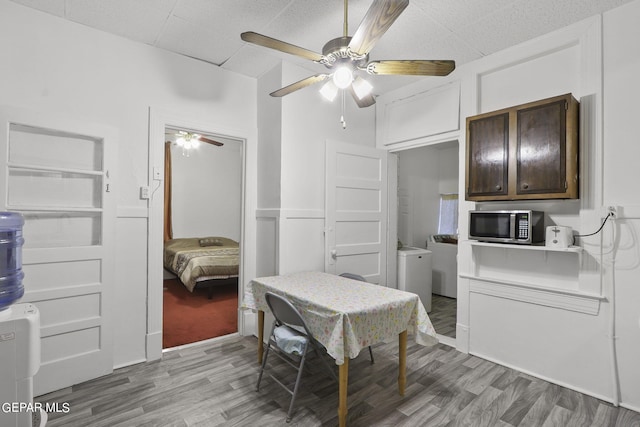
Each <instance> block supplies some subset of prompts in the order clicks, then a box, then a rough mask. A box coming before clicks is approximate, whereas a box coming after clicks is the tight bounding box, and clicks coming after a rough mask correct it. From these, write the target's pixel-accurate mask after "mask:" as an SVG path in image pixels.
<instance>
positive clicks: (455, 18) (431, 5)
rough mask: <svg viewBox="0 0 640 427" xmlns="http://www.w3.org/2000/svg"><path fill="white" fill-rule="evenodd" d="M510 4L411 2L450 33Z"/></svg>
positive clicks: (508, 0)
mask: <svg viewBox="0 0 640 427" xmlns="http://www.w3.org/2000/svg"><path fill="white" fill-rule="evenodd" d="M512 3H513V0H482V1H478V0H455V1H451V0H412V2H411V4H412V5H415V6H416V7H417V8H419V9H421V10H422V12H423V13H424V14H425V15H426V16H428V17H430V18H431V19H433V20H434V21H437V22H439V23H440V24H441V25H442V26H443V27H445V28H448V29H449V30H451V31H454V30H459V29H461V28H465V27H467V26H469V25H471V24H473V23H474V22H476V21H477V20H478V19H482V18H483V17H484V16H487V15H490V14H492V13H495V12H496V11H497V10H499V9H502V8H503V7H506V6H509V5H510V4H512ZM534 3H535V2H534Z"/></svg>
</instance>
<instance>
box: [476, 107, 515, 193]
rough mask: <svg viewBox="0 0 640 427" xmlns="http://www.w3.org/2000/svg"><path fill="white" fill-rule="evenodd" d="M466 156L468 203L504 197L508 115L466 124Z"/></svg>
mask: <svg viewBox="0 0 640 427" xmlns="http://www.w3.org/2000/svg"><path fill="white" fill-rule="evenodd" d="M467 156H468V157H467V199H470V198H476V200H477V199H478V198H482V196H491V197H493V196H504V195H506V194H507V191H508V177H509V113H508V112H507V113H504V114H496V115H491V116H487V117H482V118H476V119H473V120H469V121H468V122H467Z"/></svg>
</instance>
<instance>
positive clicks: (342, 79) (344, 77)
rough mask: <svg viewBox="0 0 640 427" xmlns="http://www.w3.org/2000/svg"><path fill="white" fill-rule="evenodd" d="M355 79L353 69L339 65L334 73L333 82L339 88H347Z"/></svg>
mask: <svg viewBox="0 0 640 427" xmlns="http://www.w3.org/2000/svg"><path fill="white" fill-rule="evenodd" d="M352 81H353V71H351V69H350V68H349V67H346V66H343V67H339V68H338V69H337V70H336V71H335V73H333V83H334V84H335V85H336V86H337V87H338V89H346V88H348V87H349V85H350V84H351V82H352Z"/></svg>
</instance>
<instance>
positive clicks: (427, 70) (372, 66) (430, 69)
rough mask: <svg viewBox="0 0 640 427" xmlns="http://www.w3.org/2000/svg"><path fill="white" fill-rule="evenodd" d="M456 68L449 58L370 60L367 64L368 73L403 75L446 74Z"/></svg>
mask: <svg viewBox="0 0 640 427" xmlns="http://www.w3.org/2000/svg"><path fill="white" fill-rule="evenodd" d="M455 68H456V63H455V61H449V60H443V61H439V60H424V61H421V60H415V61H412V60H406V61H405V60H400V61H371V62H369V63H368V64H367V68H366V69H367V73H369V74H395V75H405V76H446V75H447V74H449V73H451V72H452V71H453V70H454V69H455Z"/></svg>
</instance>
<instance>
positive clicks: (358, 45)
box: [349, 0, 409, 55]
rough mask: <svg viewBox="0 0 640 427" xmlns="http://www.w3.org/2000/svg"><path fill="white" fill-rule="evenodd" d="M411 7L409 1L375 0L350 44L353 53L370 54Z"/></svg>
mask: <svg viewBox="0 0 640 427" xmlns="http://www.w3.org/2000/svg"><path fill="white" fill-rule="evenodd" d="M408 5H409V0H375V1H374V2H373V4H372V5H371V7H370V8H369V10H368V11H367V14H366V15H365V16H364V18H362V22H361V23H360V26H359V27H358V29H357V30H356V32H355V34H354V35H353V37H352V38H351V41H350V42H349V49H350V50H351V52H353V53H356V54H358V55H366V54H368V53H369V52H370V51H371V49H373V46H374V45H375V44H376V42H377V41H378V40H380V37H382V35H383V34H384V33H385V32H386V31H387V30H388V29H389V27H391V25H392V24H393V23H394V22H395V20H396V19H398V16H400V14H401V13H402V11H403V10H404V9H405V8H406V7H407V6H408Z"/></svg>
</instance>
